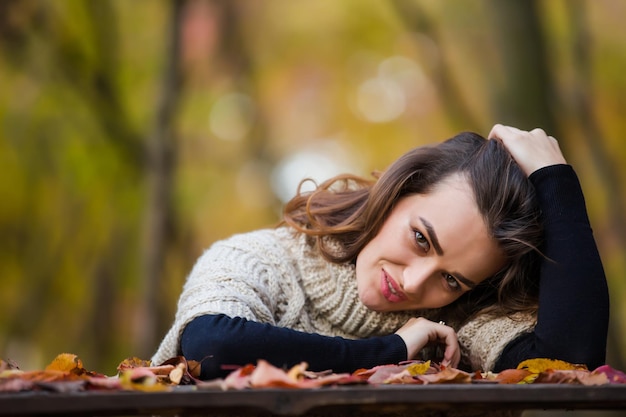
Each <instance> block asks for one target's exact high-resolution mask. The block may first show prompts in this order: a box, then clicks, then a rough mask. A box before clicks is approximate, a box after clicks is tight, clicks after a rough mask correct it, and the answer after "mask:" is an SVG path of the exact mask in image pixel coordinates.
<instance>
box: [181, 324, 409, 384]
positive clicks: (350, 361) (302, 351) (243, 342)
mask: <svg viewBox="0 0 626 417" xmlns="http://www.w3.org/2000/svg"><path fill="white" fill-rule="evenodd" d="M180 343H181V351H182V354H183V356H184V357H185V358H186V359H191V360H196V361H199V362H201V378H202V379H213V378H219V377H224V376H225V375H227V374H228V373H229V372H231V371H232V370H233V369H234V368H235V367H238V366H241V365H246V364H256V362H257V360H258V359H265V360H267V361H268V362H269V363H271V364H272V365H274V366H277V367H281V368H289V367H291V366H294V365H296V364H299V363H300V362H303V361H304V362H307V363H308V369H310V370H312V371H324V370H332V371H333V372H337V373H342V372H353V371H355V370H357V369H359V368H371V367H374V366H376V365H380V364H387V363H398V362H400V361H403V360H406V358H407V350H406V345H405V344H404V341H403V340H402V338H401V337H400V336H398V335H396V334H391V335H388V336H382V337H372V338H368V339H359V340H351V339H345V338H341V337H328V336H321V335H319V334H313V333H305V332H299V331H296V330H292V329H288V328H284V327H277V326H272V325H270V324H263V323H258V322H254V321H250V320H246V319H243V318H240V317H234V318H231V317H228V316H226V315H223V314H220V315H204V316H200V317H197V318H195V319H194V320H192V321H191V322H190V323H189V324H187V326H186V327H185V329H184V330H183V334H182V337H181V342H180Z"/></svg>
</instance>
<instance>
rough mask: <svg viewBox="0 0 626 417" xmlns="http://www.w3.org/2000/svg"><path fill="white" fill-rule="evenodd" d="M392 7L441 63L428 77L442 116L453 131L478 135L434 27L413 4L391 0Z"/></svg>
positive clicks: (468, 107)
mask: <svg viewBox="0 0 626 417" xmlns="http://www.w3.org/2000/svg"><path fill="white" fill-rule="evenodd" d="M393 7H394V8H395V9H396V14H397V16H398V18H399V19H401V20H402V21H404V23H405V25H406V26H407V27H408V28H409V30H413V31H416V32H419V33H423V34H424V35H426V36H427V37H428V38H430V39H432V41H433V42H434V43H435V44H436V45H437V47H438V48H439V49H440V54H439V55H440V59H441V63H440V64H439V66H438V67H437V69H436V71H433V72H432V73H431V74H429V75H430V76H431V77H432V79H433V82H434V83H435V85H436V86H437V91H438V92H439V94H440V96H441V98H442V100H443V102H444V107H445V108H446V115H447V116H448V120H449V121H450V124H451V127H452V128H453V130H457V131H461V130H474V131H480V125H479V123H478V121H477V120H476V118H475V117H474V115H473V114H472V112H471V111H470V106H468V105H467V104H466V103H465V101H464V100H463V95H462V94H461V92H460V91H459V89H458V87H457V85H456V84H455V81H454V77H453V75H452V71H450V68H449V67H450V66H449V64H448V62H447V57H448V54H447V53H446V51H444V50H443V47H442V44H441V42H440V40H439V34H438V32H437V28H436V25H435V23H434V22H433V21H432V20H431V19H429V18H428V16H427V15H426V13H424V11H423V10H422V9H421V8H420V6H419V5H418V4H417V2H415V1H413V0H394V1H393Z"/></svg>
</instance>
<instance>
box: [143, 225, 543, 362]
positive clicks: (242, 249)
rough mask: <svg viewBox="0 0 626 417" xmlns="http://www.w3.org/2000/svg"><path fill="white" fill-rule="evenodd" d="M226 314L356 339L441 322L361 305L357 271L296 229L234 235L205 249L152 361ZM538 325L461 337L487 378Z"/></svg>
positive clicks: (518, 324)
mask: <svg viewBox="0 0 626 417" xmlns="http://www.w3.org/2000/svg"><path fill="white" fill-rule="evenodd" d="M221 313H223V314H226V315H228V316H230V317H243V318H246V319H248V320H254V321H258V322H262V323H269V324H272V325H276V326H282V327H288V328H292V329H295V330H301V331H305V332H309V333H318V334H322V335H327V336H342V337H345V338H351V339H357V338H366V337H370V336H382V335H387V334H391V333H394V332H395V331H396V330H397V329H398V328H400V327H401V326H402V325H403V324H404V323H405V322H406V321H407V320H408V319H409V318H410V317H415V316H423V317H426V318H430V319H432V320H439V319H438V318H437V317H436V316H433V314H436V311H430V312H429V311H411V312H397V313H379V312H375V311H372V310H369V309H368V308H367V307H365V306H364V305H363V304H362V303H361V301H360V300H359V297H358V293H357V287H356V278H355V272H354V266H353V265H348V264H346V265H337V264H333V263H329V262H328V261H326V260H325V259H324V258H323V257H322V256H321V255H320V254H319V252H318V251H317V249H316V248H315V247H314V246H313V245H310V244H309V240H308V239H307V238H306V237H305V236H303V235H301V234H297V233H295V232H294V231H293V229H291V228H289V227H279V228H276V229H264V230H258V231H254V232H250V233H246V234H239V235H235V236H232V237H231V238H229V239H226V240H223V241H219V242H216V243H215V244H214V245H213V246H212V247H211V248H210V249H208V250H206V251H205V252H204V253H203V254H202V256H201V257H200V258H199V259H198V261H197V263H196V265H195V266H194V268H193V269H192V271H191V274H190V275H189V277H188V278H187V281H186V283H185V285H184V288H183V291H182V294H181V296H180V299H179V301H178V310H177V312H176V318H175V320H174V324H173V325H172V327H171V329H170V330H169V332H168V333H167V334H166V336H165V338H164V339H163V341H162V342H161V345H160V347H159V348H158V350H157V352H156V353H155V354H154V356H153V357H152V362H153V363H155V364H160V363H162V362H164V361H165V360H167V359H169V358H171V357H174V356H176V355H178V354H179V348H180V346H179V343H180V335H181V333H182V331H183V329H184V327H185V325H186V324H187V323H189V322H190V321H191V320H193V319H194V318H195V317H198V316H201V315H204V314H221ZM533 326H534V319H533V318H532V317H525V316H518V317H515V318H513V319H511V318H508V317H485V316H481V317H478V318H476V319H475V320H473V321H471V322H468V323H466V324H465V325H464V326H462V327H461V328H460V329H456V330H457V332H458V337H459V343H460V345H461V349H462V355H463V357H464V359H465V361H467V363H469V364H471V366H472V368H473V369H480V370H483V371H487V370H492V368H493V365H494V364H495V362H496V360H497V359H498V357H499V355H500V353H501V352H502V349H503V348H504V346H506V344H507V343H508V342H509V341H511V340H512V339H514V338H515V337H516V336H518V335H520V334H521V333H523V332H527V331H530V330H532V328H533Z"/></svg>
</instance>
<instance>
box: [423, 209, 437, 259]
mask: <svg viewBox="0 0 626 417" xmlns="http://www.w3.org/2000/svg"><path fill="white" fill-rule="evenodd" d="M420 220H421V221H422V224H423V225H424V227H425V228H426V232H427V233H428V237H429V238H430V241H431V242H432V244H433V247H434V248H435V252H437V255H439V256H441V255H443V249H441V245H440V244H439V238H437V233H435V228H434V227H433V225H432V223H430V222H429V221H428V220H426V219H425V218H423V217H420Z"/></svg>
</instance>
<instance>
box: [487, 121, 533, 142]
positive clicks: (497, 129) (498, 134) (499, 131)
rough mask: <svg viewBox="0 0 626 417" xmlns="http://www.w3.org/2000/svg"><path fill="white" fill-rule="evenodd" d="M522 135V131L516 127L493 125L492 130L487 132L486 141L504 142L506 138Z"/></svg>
mask: <svg viewBox="0 0 626 417" xmlns="http://www.w3.org/2000/svg"><path fill="white" fill-rule="evenodd" d="M523 133H524V131H523V130H521V129H518V128H516V127H513V126H505V125H502V124H499V123H498V124H495V125H494V126H493V127H492V128H491V131H490V132H489V135H488V136H487V138H488V139H500V140H506V139H508V138H512V137H515V136H520V135H522V134H523Z"/></svg>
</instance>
